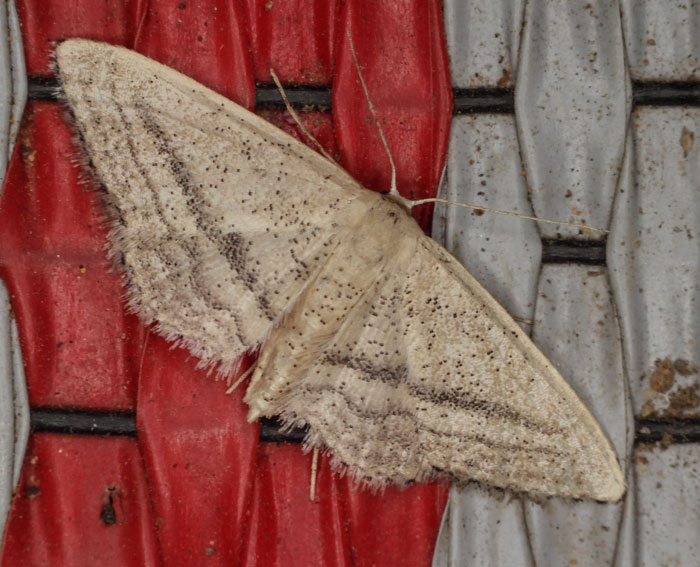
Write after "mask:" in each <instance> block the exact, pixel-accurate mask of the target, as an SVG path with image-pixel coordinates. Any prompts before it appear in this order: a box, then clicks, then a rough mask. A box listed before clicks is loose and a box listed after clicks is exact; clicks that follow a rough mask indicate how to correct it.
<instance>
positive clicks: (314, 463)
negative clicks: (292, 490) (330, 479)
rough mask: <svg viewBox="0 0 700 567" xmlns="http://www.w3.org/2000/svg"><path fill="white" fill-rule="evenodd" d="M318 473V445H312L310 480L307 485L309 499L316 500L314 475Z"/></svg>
mask: <svg viewBox="0 0 700 567" xmlns="http://www.w3.org/2000/svg"><path fill="white" fill-rule="evenodd" d="M317 474H318V447H314V451H313V455H312V456H311V481H310V486H309V500H310V501H311V502H313V501H315V500H316V475H317Z"/></svg>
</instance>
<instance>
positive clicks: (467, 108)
mask: <svg viewBox="0 0 700 567" xmlns="http://www.w3.org/2000/svg"><path fill="white" fill-rule="evenodd" d="M27 81H28V90H27V96H28V98H29V100H34V101H37V100H38V101H53V100H56V99H57V97H56V92H57V88H58V81H57V80H56V78H55V77H43V76H39V75H32V76H29V77H28V79H27ZM285 92H286V93H287V98H289V101H290V102H291V103H292V106H294V107H296V108H300V109H305V110H308V109H314V110H328V109H330V108H331V104H332V94H331V90H330V89H329V88H328V87H309V86H303V85H302V86H286V87H285ZM452 100H453V103H454V107H453V110H454V114H473V113H478V114H484V113H496V114H513V112H515V91H514V89H513V88H510V87H509V88H506V87H492V88H487V87H484V88H472V89H462V88H453V89H452ZM632 100H633V102H634V104H635V105H642V106H700V81H699V82H682V81H671V82H658V81H633V82H632ZM255 102H256V106H258V107H260V108H270V107H271V108H284V101H283V100H282V95H281V94H280V93H279V91H278V90H277V87H275V86H271V85H257V86H256V89H255Z"/></svg>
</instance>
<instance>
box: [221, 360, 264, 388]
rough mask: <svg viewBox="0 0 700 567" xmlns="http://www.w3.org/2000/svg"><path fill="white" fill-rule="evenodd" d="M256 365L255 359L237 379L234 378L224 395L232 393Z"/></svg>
mask: <svg viewBox="0 0 700 567" xmlns="http://www.w3.org/2000/svg"><path fill="white" fill-rule="evenodd" d="M256 366H257V361H256V362H254V363H253V364H251V365H250V367H249V368H248V370H246V371H245V372H244V373H243V374H241V375H240V376H239V377H238V380H236V381H235V382H234V383H233V385H231V386H229V388H228V390H226V395H229V394H233V392H234V391H235V390H236V388H238V386H240V385H241V382H243V380H245V379H246V378H248V376H250V374H251V372H253V370H255V367H256Z"/></svg>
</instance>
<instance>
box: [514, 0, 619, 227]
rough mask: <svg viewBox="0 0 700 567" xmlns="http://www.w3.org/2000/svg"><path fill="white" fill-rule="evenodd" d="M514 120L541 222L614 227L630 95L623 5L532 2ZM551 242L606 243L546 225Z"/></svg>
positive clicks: (559, 0) (611, 2)
mask: <svg viewBox="0 0 700 567" xmlns="http://www.w3.org/2000/svg"><path fill="white" fill-rule="evenodd" d="M525 21H526V25H525V27H524V29H523V40H522V43H521V46H520V51H521V57H520V61H519V63H518V76H517V81H516V89H515V112H516V118H517V124H518V135H519V138H520V144H521V148H520V149H521V152H522V156H523V160H524V163H525V169H526V171H527V181H528V185H529V188H530V195H531V199H532V203H533V207H534V209H535V213H536V215H537V216H538V217H540V218H544V219H552V220H562V221H566V222H575V223H580V224H585V225H589V226H594V227H600V228H606V227H607V226H608V222H609V217H610V209H611V206H612V201H613V195H614V191H615V186H616V184H617V178H618V172H619V167H620V165H621V162H622V157H623V150H624V141H625V127H626V124H627V117H628V113H629V105H630V89H629V81H628V77H627V73H626V70H625V58H624V48H623V43H622V41H623V40H622V27H621V24H620V14H619V6H618V3H617V1H616V0H597V1H595V2H586V3H583V2H569V1H568V0H532V1H531V2H529V3H528V5H527V9H526V14H525ZM540 230H541V231H542V234H543V235H544V236H546V237H552V238H554V237H556V236H557V234H561V235H563V236H568V237H572V238H577V237H582V238H587V239H591V238H594V239H602V238H603V235H602V234H601V233H599V232H588V231H586V232H584V234H582V235H579V230H578V229H575V228H572V227H567V226H552V225H547V224H541V225H540Z"/></svg>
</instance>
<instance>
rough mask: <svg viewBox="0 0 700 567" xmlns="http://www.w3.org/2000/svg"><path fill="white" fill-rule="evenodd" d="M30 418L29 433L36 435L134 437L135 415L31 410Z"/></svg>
mask: <svg viewBox="0 0 700 567" xmlns="http://www.w3.org/2000/svg"><path fill="white" fill-rule="evenodd" d="M30 415H31V425H32V430H33V431H35V432H37V433H68V434H78V435H81V434H82V435H123V436H126V437H136V414H135V413H134V412H107V411H95V410H85V409H61V408H47V407H34V408H32V409H31V413H30Z"/></svg>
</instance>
